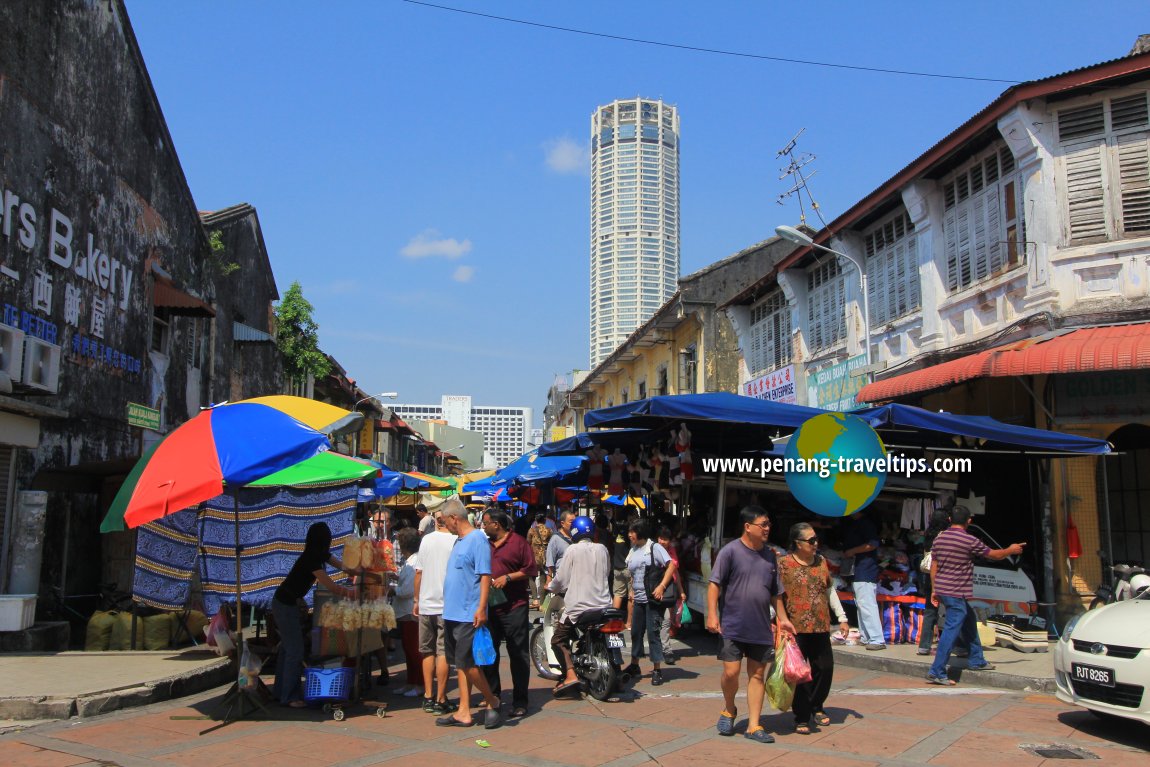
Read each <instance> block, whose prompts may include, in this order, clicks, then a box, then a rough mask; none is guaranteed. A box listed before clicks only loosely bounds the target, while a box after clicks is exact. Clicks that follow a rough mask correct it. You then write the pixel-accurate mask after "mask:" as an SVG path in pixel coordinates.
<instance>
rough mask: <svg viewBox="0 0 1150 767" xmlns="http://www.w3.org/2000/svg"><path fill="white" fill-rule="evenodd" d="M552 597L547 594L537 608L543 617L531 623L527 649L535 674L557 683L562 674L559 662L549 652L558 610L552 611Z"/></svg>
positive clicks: (552, 653)
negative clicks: (528, 649)
mask: <svg viewBox="0 0 1150 767" xmlns="http://www.w3.org/2000/svg"><path fill="white" fill-rule="evenodd" d="M553 596H554V594H551V593H548V594H547V596H545V597H543V604H542V605H541V606H540V608H539V609H540V610H541V611H542V612H543V617H541V618H536V619H535V620H534V621H533V623H534V624H535V628H533V629H532V630H531V637H530V641H529V643H528V647H530V649H531V665H532V666H534V667H535V673H536V674H538V675H539V676H541V677H543V678H544V679H548V680H550V681H552V682H557V681H559V680H560V679H562V678H563V672H562V671H561V669H560V667H559V660H558V659H557V658H556V657H555V653H554V652H552V651H551V637H552V635H553V634H554V633H555V630H554V627H553V626H552V620H555V619H557V618H558V615H559V610H553V609H552V605H551V598H552V597H553Z"/></svg>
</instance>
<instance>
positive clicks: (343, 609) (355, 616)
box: [319, 599, 396, 631]
mask: <svg viewBox="0 0 1150 767" xmlns="http://www.w3.org/2000/svg"><path fill="white" fill-rule="evenodd" d="M319 625H320V626H322V627H323V628H329V629H338V630H340V631H355V630H357V629H361V628H367V629H381V630H383V631H391V630H392V629H393V628H395V627H396V622H395V610H393V609H392V607H391V605H389V604H388V603H387V600H386V599H373V600H371V601H369V602H363V603H359V602H356V601H355V600H353V599H341V600H339V601H333V602H325V603H324V605H323V607H321V608H320V611H319Z"/></svg>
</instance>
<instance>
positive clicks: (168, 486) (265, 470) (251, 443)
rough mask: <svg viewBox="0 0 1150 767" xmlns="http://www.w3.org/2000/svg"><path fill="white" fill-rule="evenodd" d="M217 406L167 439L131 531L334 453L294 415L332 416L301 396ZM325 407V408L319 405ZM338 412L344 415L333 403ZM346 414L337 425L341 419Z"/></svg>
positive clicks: (144, 477) (153, 460) (129, 512)
mask: <svg viewBox="0 0 1150 767" xmlns="http://www.w3.org/2000/svg"><path fill="white" fill-rule="evenodd" d="M260 400H261V401H253V400H247V401H241V402H236V403H231V404H223V405H216V406H215V407H212V408H209V409H208V410H205V411H203V412H201V413H200V414H199V415H197V416H196V417H195V418H192V419H191V420H190V421H186V422H185V423H183V424H181V425H180V426H179V427H177V428H176V429H175V430H174V431H173V432H172V433H171V434H169V435H168V436H167V437H166V438H165V439H164V441H163V442H161V443H160V444H159V446H158V447H157V448H156V450H155V452H153V453H152V454H151V456H150V458H148V460H147V463H146V464H145V466H144V468H143V469H142V470H141V472H140V474H139V476H138V479H137V481H136V487H135V489H134V490H133V492H132V496H131V498H130V499H129V501H128V504H127V507H126V509H125V511H124V521H125V523H126V524H127V525H128V526H129V527H137V526H139V525H142V524H145V523H147V522H151V521H152V520H155V519H159V518H160V517H163V516H164V515H166V514H170V513H173V512H176V511H180V510H181V509H186V508H189V507H192V506H195V505H197V504H199V503H202V502H203V501H206V500H208V499H209V498H215V497H216V496H218V495H221V494H222V493H223V492H224V486H225V484H227V485H228V486H237V487H238V486H243V485H247V484H249V483H251V482H255V481H256V480H258V479H262V478H264V477H266V476H268V475H269V474H273V473H275V472H277V471H279V470H281V469H285V468H287V467H289V466H294V465H295V464H297V463H299V462H300V461H303V460H306V459H308V458H311V457H312V456H315V455H317V454H319V453H321V452H323V451H325V450H327V448H328V438H327V436H325V435H324V434H323V433H322V432H320V431H318V430H316V429H315V428H313V427H312V426H310V425H309V424H308V423H306V422H304V421H301V420H299V419H297V418H296V417H294V416H293V415H292V414H291V413H290V412H288V409H294V410H296V412H301V413H303V414H304V415H305V417H309V418H313V419H314V418H316V416H317V414H318V416H319V420H318V421H313V422H317V423H324V422H326V423H325V424H324V425H325V427H329V426H331V425H333V423H335V421H333V420H332V419H331V418H329V417H328V416H329V415H331V413H330V411H328V412H324V409H318V410H317V409H314V408H311V407H309V406H306V404H305V405H301V404H300V402H296V400H300V401H302V403H309V402H312V400H303V399H302V398H300V397H263V398H260ZM316 404H320V405H323V403H316ZM325 408H330V409H331V410H333V411H339V412H342V413H343V414H344V415H347V411H340V410H339V408H334V407H332V406H330V405H327V406H325ZM342 419H343V416H340V417H339V418H338V419H336V421H338V420H342Z"/></svg>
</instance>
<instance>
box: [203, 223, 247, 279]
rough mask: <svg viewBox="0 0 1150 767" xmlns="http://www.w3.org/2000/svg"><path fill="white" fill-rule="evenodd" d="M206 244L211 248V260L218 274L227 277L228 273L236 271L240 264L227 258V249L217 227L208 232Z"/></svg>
mask: <svg viewBox="0 0 1150 767" xmlns="http://www.w3.org/2000/svg"><path fill="white" fill-rule="evenodd" d="M208 245H210V246H211V248H212V262H213V263H214V264H215V265H216V267H217V268H218V269H219V270H220V274H221V275H222V276H224V277H227V276H228V275H229V274H233V273H234V272H238V271H239V269H240V265H239V264H237V263H236V262H235V261H230V260H228V249H227V247H226V246H225V245H224V237H223V235H222V234H221V233H220V230H219V229H213V230H211V231H210V232H209V233H208Z"/></svg>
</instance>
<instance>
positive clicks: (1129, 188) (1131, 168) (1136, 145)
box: [1115, 133, 1150, 234]
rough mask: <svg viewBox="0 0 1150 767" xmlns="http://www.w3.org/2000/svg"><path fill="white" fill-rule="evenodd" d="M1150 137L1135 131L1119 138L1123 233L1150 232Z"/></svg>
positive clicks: (1117, 148) (1120, 222)
mask: <svg viewBox="0 0 1150 767" xmlns="http://www.w3.org/2000/svg"><path fill="white" fill-rule="evenodd" d="M1148 139H1150V137H1148V136H1147V134H1144V133H1143V134H1135V135H1132V136H1122V137H1120V138H1118V140H1117V142H1116V144H1117V145H1116V146H1115V151H1116V153H1117V155H1118V180H1119V188H1120V189H1121V198H1122V218H1121V221H1119V225H1118V229H1119V231H1120V232H1122V233H1123V234H1131V233H1134V232H1147V231H1150V140H1148Z"/></svg>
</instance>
